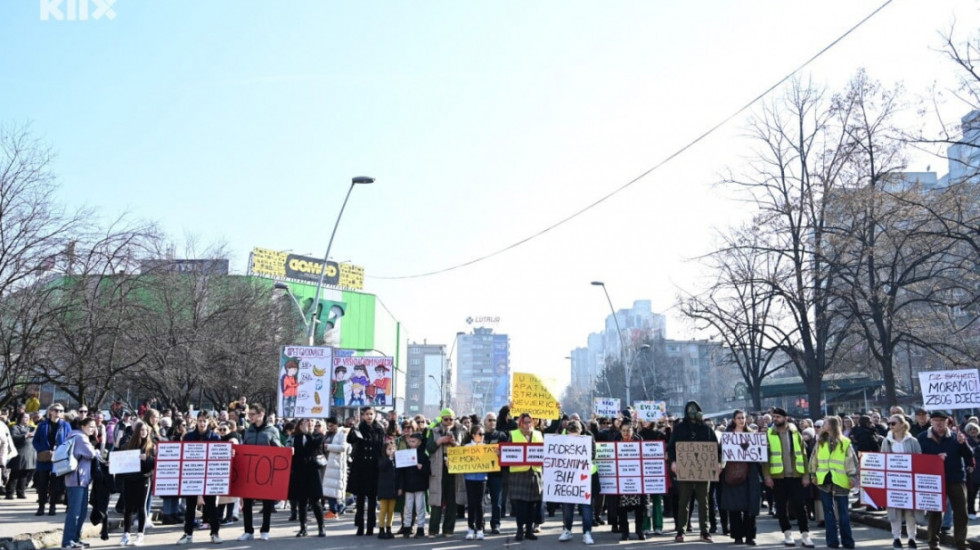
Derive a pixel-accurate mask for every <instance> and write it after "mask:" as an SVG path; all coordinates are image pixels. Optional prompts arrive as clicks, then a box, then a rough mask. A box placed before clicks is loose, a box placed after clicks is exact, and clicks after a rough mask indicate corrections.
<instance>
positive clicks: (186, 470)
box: [110, 441, 232, 496]
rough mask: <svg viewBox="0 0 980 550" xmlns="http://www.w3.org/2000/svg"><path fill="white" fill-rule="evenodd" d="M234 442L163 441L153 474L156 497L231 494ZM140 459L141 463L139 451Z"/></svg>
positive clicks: (158, 450)
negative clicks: (232, 447)
mask: <svg viewBox="0 0 980 550" xmlns="http://www.w3.org/2000/svg"><path fill="white" fill-rule="evenodd" d="M231 445H232V444H231V443H225V442H215V441H193V442H177V441H173V442H171V441H165V442H161V443H159V444H158V445H157V457H156V467H155V470H154V475H153V494H154V495H156V496H195V495H227V494H229V485H230V480H231V464H232V458H231V454H232V452H231ZM112 454H116V453H112ZM111 459H112V457H111V455H110V460H111ZM136 461H137V463H138V462H139V455H138V454H137V456H136ZM137 471H138V470H137Z"/></svg>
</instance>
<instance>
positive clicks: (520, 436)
mask: <svg viewBox="0 0 980 550" xmlns="http://www.w3.org/2000/svg"><path fill="white" fill-rule="evenodd" d="M510 440H511V442H512V443H527V439H526V438H525V437H524V432H522V431H520V430H511V431H510ZM531 443H544V437H542V435H541V432H539V431H538V430H533V431H531ZM530 468H534V471H535V472H541V466H511V467H510V471H511V472H526V471H528V469H530Z"/></svg>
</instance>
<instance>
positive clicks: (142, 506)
mask: <svg viewBox="0 0 980 550" xmlns="http://www.w3.org/2000/svg"><path fill="white" fill-rule="evenodd" d="M126 449H127V450H129V451H134V450H138V451H139V453H140V469H139V471H136V472H130V473H126V474H120V475H119V476H118V478H117V479H119V480H121V481H122V486H123V494H124V496H123V500H124V502H125V507H126V508H125V513H124V514H123V534H122V540H120V541H119V544H120V546H128V545H129V543H130V539H129V533H130V531H131V530H132V527H133V514H137V524H136V527H137V533H136V539H135V540H134V541H133V544H134V545H136V546H142V545H143V534H144V530H145V529H146V499H147V498H148V497H149V495H150V480H151V479H152V478H153V467H154V465H155V464H156V444H154V443H153V438H151V437H150V428H149V427H147V425H146V424H144V423H143V422H137V423H136V426H134V427H133V437H131V438H129V444H128V445H127V446H126Z"/></svg>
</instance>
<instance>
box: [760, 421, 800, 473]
mask: <svg viewBox="0 0 980 550" xmlns="http://www.w3.org/2000/svg"><path fill="white" fill-rule="evenodd" d="M789 435H790V437H792V438H793V459H794V460H793V462H794V463H795V464H796V473H798V474H800V475H803V473H804V472H806V467H805V466H804V464H803V462H804V459H803V438H802V437H800V432H790V434H789ZM767 437H768V439H769V474H770V475H774V476H776V475H779V474H781V473H783V441H782V439H781V438H780V437H779V434H778V433H776V430H774V429H773V428H769V431H768V434H767Z"/></svg>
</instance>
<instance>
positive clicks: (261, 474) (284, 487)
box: [228, 445, 293, 500]
mask: <svg viewBox="0 0 980 550" xmlns="http://www.w3.org/2000/svg"><path fill="white" fill-rule="evenodd" d="M292 463H293V449H292V448H291V447H271V446H267V445H235V459H234V460H233V461H232V466H231V491H230V492H229V493H228V494H230V495H231V496H235V497H242V498H251V499H256V500H287V499H288V498H289V470H290V467H291V466H292Z"/></svg>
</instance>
